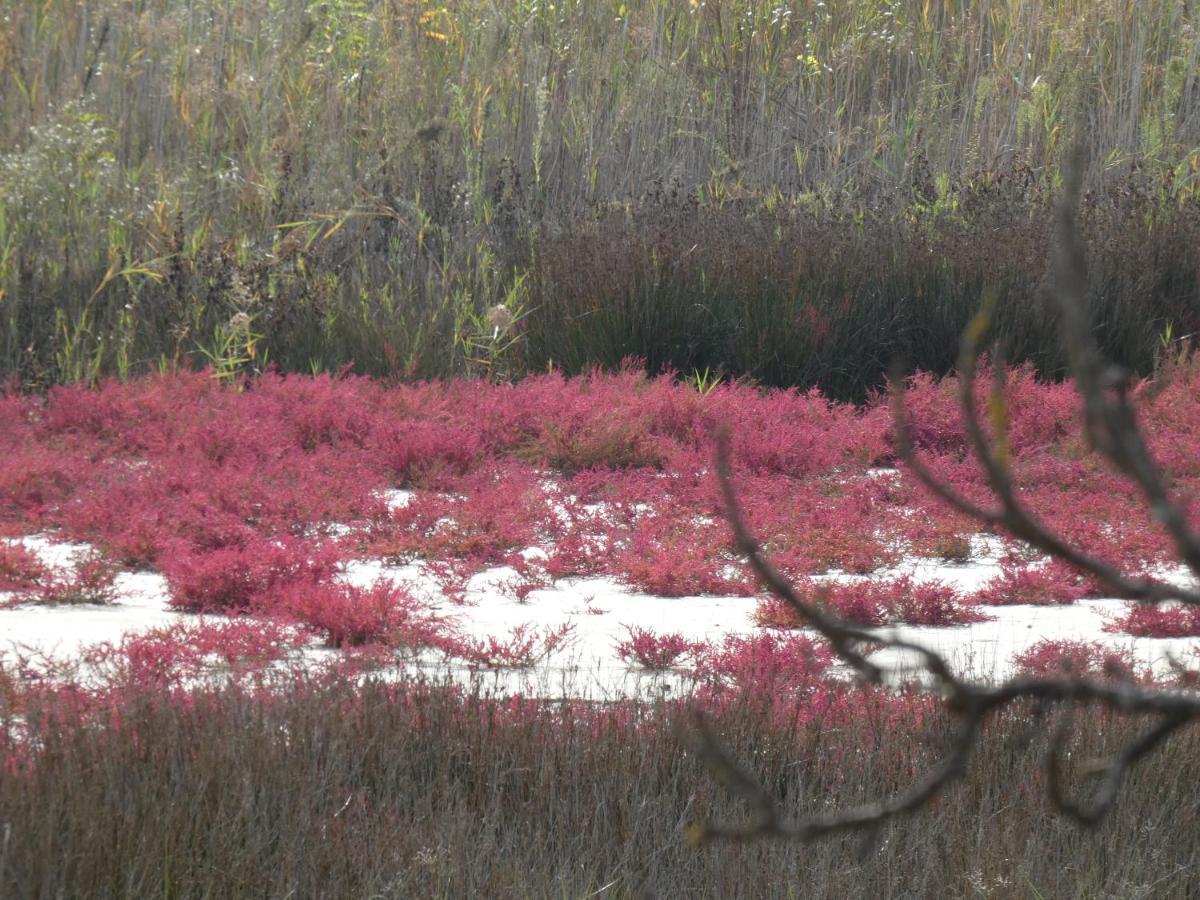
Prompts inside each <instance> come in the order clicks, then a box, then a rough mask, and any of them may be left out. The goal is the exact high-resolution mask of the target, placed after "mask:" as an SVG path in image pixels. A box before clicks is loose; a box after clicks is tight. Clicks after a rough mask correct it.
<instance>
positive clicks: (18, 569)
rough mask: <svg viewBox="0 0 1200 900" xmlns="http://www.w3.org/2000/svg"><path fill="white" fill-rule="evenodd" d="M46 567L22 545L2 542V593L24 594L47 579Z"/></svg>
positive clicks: (0, 572)
mask: <svg viewBox="0 0 1200 900" xmlns="http://www.w3.org/2000/svg"><path fill="white" fill-rule="evenodd" d="M46 574H47V573H46V567H45V566H44V565H42V561H41V560H40V559H38V558H37V555H36V554H35V553H32V552H31V551H30V550H29V549H28V548H26V547H25V546H24V545H22V544H16V543H13V544H10V543H6V542H0V591H12V592H13V593H17V594H23V593H25V592H26V591H30V590H33V589H34V588H35V587H36V586H37V584H38V583H39V582H40V581H41V580H42V579H43V578H45V577H46Z"/></svg>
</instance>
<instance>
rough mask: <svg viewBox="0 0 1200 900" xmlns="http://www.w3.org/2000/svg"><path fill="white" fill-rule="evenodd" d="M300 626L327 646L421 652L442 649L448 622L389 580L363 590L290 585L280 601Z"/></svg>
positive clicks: (342, 587)
mask: <svg viewBox="0 0 1200 900" xmlns="http://www.w3.org/2000/svg"><path fill="white" fill-rule="evenodd" d="M277 604H278V607H277V608H281V609H282V610H284V611H285V612H286V613H287V614H288V615H290V616H292V617H294V618H295V620H296V621H297V622H299V623H300V624H302V625H303V626H305V627H306V628H309V629H311V630H313V631H315V632H316V633H317V634H319V635H321V637H322V638H323V639H324V642H325V644H326V645H327V646H330V647H337V648H345V647H362V646H365V645H380V646H382V647H387V648H390V649H403V650H420V649H422V648H425V647H435V646H438V644H439V641H440V640H441V639H442V637H443V635H444V633H445V628H446V622H445V620H444V619H442V618H441V617H439V616H436V615H434V614H433V613H431V612H430V611H429V610H428V609H427V608H426V605H425V604H424V603H422V602H421V601H419V600H417V599H415V598H414V597H413V596H412V595H411V594H410V593H409V592H408V591H406V590H405V589H404V588H401V587H397V586H396V585H393V584H391V583H390V582H386V581H379V582H376V583H375V584H373V585H371V586H370V587H366V588H359V587H353V586H351V585H346V584H324V585H304V584H301V585H289V586H288V587H287V588H285V589H284V591H283V592H282V593H281V595H280V597H279V598H278V599H277Z"/></svg>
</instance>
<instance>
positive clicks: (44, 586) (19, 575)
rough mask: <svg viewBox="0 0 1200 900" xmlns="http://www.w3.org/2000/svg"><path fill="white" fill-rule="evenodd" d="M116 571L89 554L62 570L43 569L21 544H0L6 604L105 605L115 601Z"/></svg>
mask: <svg viewBox="0 0 1200 900" xmlns="http://www.w3.org/2000/svg"><path fill="white" fill-rule="evenodd" d="M119 571H120V569H119V567H118V566H117V565H116V564H114V563H113V562H111V561H110V560H108V559H106V558H105V557H104V556H103V555H101V554H98V553H95V552H92V553H87V554H85V555H84V556H83V558H82V559H79V560H76V561H75V562H74V564H73V565H70V566H65V567H63V568H61V569H59V568H52V567H50V566H46V565H44V564H43V563H42V562H41V560H39V559H38V557H37V555H36V554H34V553H32V552H30V551H29V550H28V549H27V548H26V547H24V546H22V545H20V544H0V591H5V592H8V593H10V594H11V597H10V598H9V599H8V601H7V603H8V604H9V605H17V604H21V603H37V604H40V605H43V606H78V605H83V604H106V603H111V602H112V601H113V600H114V599H115V596H116V594H115V588H114V584H113V582H114V580H115V578H116V575H117V573H118V572H119Z"/></svg>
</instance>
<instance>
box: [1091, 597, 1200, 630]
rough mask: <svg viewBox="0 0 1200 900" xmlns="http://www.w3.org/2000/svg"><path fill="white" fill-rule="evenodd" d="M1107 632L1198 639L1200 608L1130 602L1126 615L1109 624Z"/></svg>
mask: <svg viewBox="0 0 1200 900" xmlns="http://www.w3.org/2000/svg"><path fill="white" fill-rule="evenodd" d="M1104 630H1105V631H1108V632H1115V633H1123V634H1132V635H1134V636H1135V637H1154V638H1182V637H1197V636H1200V608H1197V607H1194V606H1177V605H1166V606H1149V605H1146V604H1142V603H1130V604H1129V605H1128V606H1127V607H1126V609H1125V612H1124V613H1121V614H1120V615H1118V616H1116V617H1114V618H1113V619H1111V620H1110V621H1108V622H1106V623H1105V625H1104Z"/></svg>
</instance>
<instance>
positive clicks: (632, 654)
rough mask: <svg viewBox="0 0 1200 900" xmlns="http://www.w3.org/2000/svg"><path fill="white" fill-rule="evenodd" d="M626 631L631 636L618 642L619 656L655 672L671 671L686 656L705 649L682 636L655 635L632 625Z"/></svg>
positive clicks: (673, 634)
mask: <svg viewBox="0 0 1200 900" xmlns="http://www.w3.org/2000/svg"><path fill="white" fill-rule="evenodd" d="M625 631H626V633H627V634H628V635H629V636H628V637H627V638H624V639H622V640H619V641H617V656H618V657H619V658H620V659H621V660H623V661H625V662H632V663H636V664H637V665H639V666H641V667H642V668H643V669H650V670H651V671H655V672H658V671H662V670H664V669H670V668H672V667H673V666H675V665H676V664H678V662H679V661H680V659H682V658H683V657H684V656H686V655H688V654H693V653H698V652H701V651H702V650H703V649H704V645H702V644H699V643H697V642H695V641H689V640H688V639H687V638H685V637H684V636H683V635H682V634H677V633H672V634H655V633H654V632H652V631H649V630H647V629H645V628H635V627H633V626H631V625H626V626H625Z"/></svg>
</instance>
